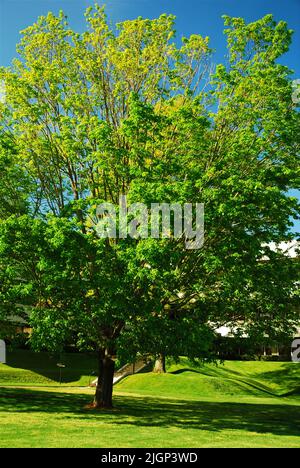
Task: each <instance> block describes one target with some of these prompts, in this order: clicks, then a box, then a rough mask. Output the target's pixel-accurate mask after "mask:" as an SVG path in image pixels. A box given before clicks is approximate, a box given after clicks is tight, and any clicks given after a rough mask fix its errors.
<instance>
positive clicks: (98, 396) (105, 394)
mask: <svg viewBox="0 0 300 468" xmlns="http://www.w3.org/2000/svg"><path fill="white" fill-rule="evenodd" d="M98 363H99V375H98V382H97V386H96V393H95V398H94V403H93V406H94V408H107V409H111V408H112V407H113V404H112V394H113V381H114V372H115V361H114V360H113V359H112V358H111V354H110V353H109V351H108V350H107V349H100V350H99V353H98Z"/></svg>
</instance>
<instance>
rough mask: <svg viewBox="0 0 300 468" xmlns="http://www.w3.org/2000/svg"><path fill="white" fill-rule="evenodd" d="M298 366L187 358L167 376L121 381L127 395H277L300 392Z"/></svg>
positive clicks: (285, 363) (147, 375)
mask: <svg viewBox="0 0 300 468" xmlns="http://www.w3.org/2000/svg"><path fill="white" fill-rule="evenodd" d="M299 386H300V366H298V365H297V364H295V363H292V362H257V361H248V362H245V361H226V362H225V363H224V364H219V365H218V366H216V365H214V364H205V365H203V366H200V367H199V366H195V365H193V364H191V363H190V362H189V361H188V360H187V359H184V358H183V359H181V362H180V363H179V364H173V365H170V366H169V367H168V374H166V375H155V374H139V375H135V376H132V377H130V378H126V379H124V380H123V381H121V382H120V383H119V384H118V386H117V388H118V390H119V391H123V392H126V393H139V394H142V395H150V396H151V395H155V394H157V392H159V393H160V394H162V393H164V394H165V395H169V396H172V397H180V398H194V399H197V398H199V397H201V396H211V395H232V396H234V395H236V396H238V395H249V396H250V395H254V396H264V397H268V396H280V395H286V394H288V393H295V394H298V393H299Z"/></svg>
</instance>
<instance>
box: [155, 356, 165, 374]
mask: <svg viewBox="0 0 300 468" xmlns="http://www.w3.org/2000/svg"><path fill="white" fill-rule="evenodd" d="M153 372H155V373H156V374H164V373H165V372H166V357H165V355H164V354H160V355H159V356H158V358H157V359H156V361H155V364H154V368H153Z"/></svg>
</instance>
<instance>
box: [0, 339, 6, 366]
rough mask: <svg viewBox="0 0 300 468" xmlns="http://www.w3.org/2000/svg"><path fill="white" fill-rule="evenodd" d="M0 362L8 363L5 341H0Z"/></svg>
mask: <svg viewBox="0 0 300 468" xmlns="http://www.w3.org/2000/svg"><path fill="white" fill-rule="evenodd" d="M0 362H2V364H5V363H6V344H5V341H4V340H0Z"/></svg>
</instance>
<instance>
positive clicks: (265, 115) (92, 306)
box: [1, 6, 299, 407]
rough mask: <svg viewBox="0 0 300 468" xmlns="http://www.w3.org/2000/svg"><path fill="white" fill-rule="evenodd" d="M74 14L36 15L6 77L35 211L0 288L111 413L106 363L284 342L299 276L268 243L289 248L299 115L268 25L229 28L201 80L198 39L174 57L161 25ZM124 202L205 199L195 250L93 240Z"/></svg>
mask: <svg viewBox="0 0 300 468" xmlns="http://www.w3.org/2000/svg"><path fill="white" fill-rule="evenodd" d="M86 17H87V24H88V28H87V31H86V32H85V33H83V34H76V33H74V32H73V31H71V30H70V28H69V26H68V24H67V22H66V19H65V17H64V15H63V14H62V13H61V14H60V15H59V16H58V17H55V16H54V15H52V14H49V15H48V16H47V17H41V18H40V19H39V20H38V22H37V23H36V24H34V25H33V26H31V27H29V28H27V29H26V30H25V31H24V32H23V38H22V41H21V43H20V45H19V47H18V52H19V56H20V58H19V59H17V60H15V61H14V63H13V65H12V67H11V68H10V69H3V70H2V76H1V79H3V81H4V83H5V94H6V107H7V112H9V113H10V114H11V115H13V122H12V124H11V125H12V128H13V132H12V134H13V140H14V144H15V147H16V149H17V154H18V161H19V164H20V165H21V166H22V167H25V168H26V173H28V174H29V176H30V178H31V179H33V180H35V184H36V191H35V192H34V193H35V194H36V195H32V197H31V198H32V203H34V204H35V206H37V207H38V208H37V209H36V210H35V211H34V216H33V215H31V217H30V216H29V217H28V216H24V217H22V218H21V219H18V218H16V217H11V218H10V219H9V220H8V221H6V222H3V223H2V224H1V246H2V247H1V255H2V262H3V264H5V265H6V268H7V269H8V273H9V274H8V275H7V278H9V280H8V281H7V282H6V284H5V285H4V286H2V289H3V294H5V295H6V297H7V295H8V296H10V297H14V298H15V302H17V295H18V285H20V284H22V290H21V291H20V292H21V293H22V294H23V296H24V294H25V295H27V298H28V301H31V302H32V312H31V320H32V324H33V326H34V335H33V341H34V343H35V344H36V345H39V346H45V347H50V346H56V347H57V346H58V345H59V344H60V343H62V342H63V341H64V340H65V339H66V337H67V336H69V335H70V334H72V336H73V337H74V336H75V337H76V339H77V341H78V343H79V344H81V345H82V346H93V347H94V348H96V349H97V350H98V353H99V379H98V386H97V390H96V397H95V406H98V407H101V406H104V407H109V406H111V405H112V378H113V371H114V357H115V355H116V353H117V354H118V355H123V356H126V357H133V356H134V355H135V354H136V353H137V352H138V351H139V352H141V353H144V354H151V355H157V356H159V355H161V356H163V355H166V354H167V355H173V356H178V355H179V354H187V355H190V356H192V357H199V356H201V355H204V354H206V355H207V353H208V351H209V344H210V341H211V339H212V336H213V333H214V330H215V329H216V328H217V327H218V326H221V325H224V324H226V325H229V326H232V328H233V331H234V332H235V333H236V334H241V333H247V334H248V335H249V336H253V337H255V339H259V338H263V337H265V336H266V335H268V336H269V337H276V336H277V337H278V336H282V335H283V334H288V333H291V330H292V328H293V326H294V325H295V323H296V322H297V320H298V316H297V315H296V313H295V309H296V305H297V296H296V295H295V294H294V283H295V281H296V279H297V274H298V270H297V265H296V263H292V262H289V261H287V259H286V258H285V257H284V256H283V255H282V254H281V253H280V252H271V251H270V248H269V242H271V241H274V242H279V241H282V240H288V239H290V238H291V235H290V233H289V228H290V225H291V222H290V217H291V216H297V215H299V206H298V204H297V200H295V199H293V198H292V197H289V196H288V195H287V191H288V190H289V189H290V188H293V187H297V185H299V169H298V167H299V132H298V130H299V114H298V112H297V109H296V107H295V105H294V104H293V102H292V99H291V95H292V91H293V90H292V84H291V81H290V78H289V70H288V69H287V68H286V67H283V66H281V65H280V64H279V63H278V58H279V57H280V56H281V55H282V54H283V53H284V52H286V51H287V50H288V47H289V44H290V40H291V31H289V30H288V28H287V26H286V24H285V23H284V22H279V23H276V22H275V21H274V20H273V18H272V17H271V16H270V15H268V16H266V17H265V18H263V19H261V20H258V21H257V22H255V23H251V24H248V25H247V24H245V22H244V21H243V20H242V19H240V18H229V17H225V24H226V26H227V27H228V29H227V30H226V34H227V38H228V48H229V64H228V65H227V66H223V65H222V66H218V67H217V69H216V71H215V73H214V74H212V72H211V66H210V60H211V59H210V56H211V50H210V49H209V45H208V39H207V38H202V37H201V36H198V35H193V36H191V37H190V38H184V39H183V41H182V45H181V46H180V47H178V46H176V42H174V39H173V37H174V29H173V24H174V18H173V17H172V16H167V15H162V16H161V17H160V18H158V19H156V20H143V19H141V18H139V19H137V20H134V21H125V22H123V23H121V24H119V25H118V27H117V31H116V32H113V31H112V30H111V29H110V28H109V26H108V24H107V21H106V17H105V14H104V12H103V9H101V8H99V7H98V6H96V7H95V8H94V9H88V10H87V13H86ZM37 194H38V195H37ZM120 195H126V196H127V199H128V201H129V202H130V203H133V202H143V203H145V204H146V206H147V207H148V208H150V206H151V203H153V202H159V203H162V202H164V203H181V204H183V203H186V202H188V203H197V202H201V203H204V205H205V238H204V244H203V246H202V248H201V249H186V248H185V247H186V246H185V239H184V237H182V238H180V239H176V238H175V237H174V235H173V234H174V233H172V232H171V233H170V237H169V238H166V239H152V238H148V239H140V238H137V239H130V238H129V239H99V238H98V237H97V233H96V231H95V229H94V228H93V221H92V220H93V219H95V212H96V207H97V205H98V204H99V203H101V202H103V201H105V202H107V201H108V202H111V203H113V204H114V205H115V206H117V204H118V201H119V197H120ZM37 198H38V199H39V202H38V203H37V202H36V201H37V200H36V199H37ZM33 245H35V246H36V248H35V249H34V250H33ZM265 256H268V261H265V260H264V258H265ZM20 278H22V281H20Z"/></svg>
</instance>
